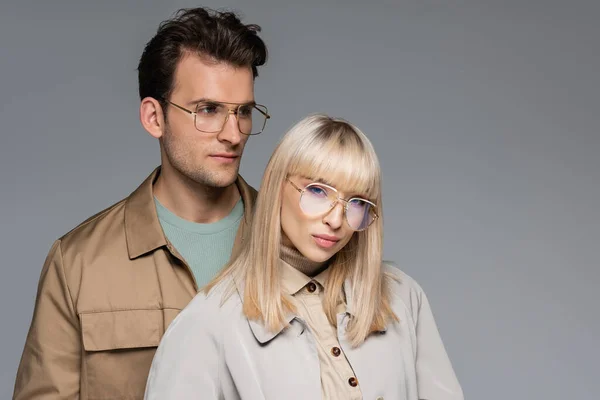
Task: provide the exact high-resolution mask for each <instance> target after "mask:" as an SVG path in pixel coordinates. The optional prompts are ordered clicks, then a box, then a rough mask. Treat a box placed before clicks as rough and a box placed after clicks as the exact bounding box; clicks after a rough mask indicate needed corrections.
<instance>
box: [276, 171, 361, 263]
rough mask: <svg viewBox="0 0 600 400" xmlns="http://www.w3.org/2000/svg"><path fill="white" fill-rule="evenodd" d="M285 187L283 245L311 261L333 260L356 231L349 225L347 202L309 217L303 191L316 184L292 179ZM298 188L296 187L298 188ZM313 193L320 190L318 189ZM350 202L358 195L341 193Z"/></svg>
mask: <svg viewBox="0 0 600 400" xmlns="http://www.w3.org/2000/svg"><path fill="white" fill-rule="evenodd" d="M288 179H289V181H288V180H285V181H284V183H283V189H282V190H283V194H282V202H281V230H282V239H283V244H284V245H287V246H290V247H295V248H296V249H297V250H298V251H299V252H300V253H302V255H304V256H305V257H306V258H308V259H309V260H311V261H315V262H323V261H327V260H329V259H330V258H331V257H333V256H334V255H335V254H336V253H337V252H338V251H340V250H341V249H342V248H343V247H344V246H345V245H346V244H347V243H348V242H349V241H350V239H351V238H352V235H353V234H354V230H353V229H352V228H350V226H349V225H348V223H346V220H345V217H344V202H342V201H338V202H337V204H336V205H335V207H333V208H332V209H331V210H329V211H328V212H325V213H321V214H320V215H317V216H309V215H307V214H306V213H305V212H304V211H303V210H302V208H301V207H300V192H299V191H298V189H296V187H297V188H299V189H304V188H305V187H306V185H308V184H309V183H313V181H312V180H310V179H307V178H304V177H300V176H290V177H289V178H288ZM294 185H295V186H296V187H294ZM312 190H313V191H319V190H320V189H318V188H314V189H312ZM338 194H339V196H340V197H341V198H343V199H347V198H349V197H351V196H354V195H358V194H357V193H344V192H338Z"/></svg>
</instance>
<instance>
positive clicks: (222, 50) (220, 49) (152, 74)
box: [138, 7, 267, 108]
mask: <svg viewBox="0 0 600 400" xmlns="http://www.w3.org/2000/svg"><path fill="white" fill-rule="evenodd" d="M260 30H261V28H260V26H258V25H254V24H251V25H244V24H242V22H241V20H240V18H239V17H238V16H237V15H236V14H235V13H234V12H231V11H215V10H211V9H209V8H204V7H199V8H190V9H180V10H179V11H177V12H176V13H175V15H174V16H173V18H171V19H168V20H166V21H163V22H162V23H161V24H160V26H159V27H158V31H157V32H156V35H154V37H153V38H152V39H150V41H149V42H148V43H147V44H146V47H145V48H144V52H143V53H142V56H141V58H140V62H139V64H138V84H139V95H140V99H143V98H145V97H153V98H155V99H156V100H158V101H159V102H160V103H161V105H162V106H163V108H164V107H165V105H166V100H168V99H169V97H170V95H171V91H172V90H173V78H174V75H175V68H176V67H177V63H178V62H179V60H180V59H181V57H182V56H183V55H184V54H185V53H186V52H193V53H196V54H198V55H200V56H203V57H207V58H208V59H209V60H213V61H216V62H225V63H228V64H231V65H233V66H236V67H249V68H252V73H253V75H254V77H255V78H256V77H257V76H258V70H257V67H259V66H261V65H263V64H264V63H265V62H266V61H267V47H266V45H265V43H264V42H263V41H262V39H261V38H260V37H258V34H257V33H258V32H260Z"/></svg>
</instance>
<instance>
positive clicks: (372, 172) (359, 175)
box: [288, 124, 380, 201]
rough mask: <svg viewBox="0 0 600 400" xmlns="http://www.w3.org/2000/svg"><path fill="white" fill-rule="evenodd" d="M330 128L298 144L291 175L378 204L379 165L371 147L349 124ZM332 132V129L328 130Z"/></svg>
mask: <svg viewBox="0 0 600 400" xmlns="http://www.w3.org/2000/svg"><path fill="white" fill-rule="evenodd" d="M337 125H339V126H335V125H334V126H332V125H328V126H326V127H325V129H319V130H317V131H315V133H314V135H312V137H310V138H308V140H307V138H306V135H305V137H304V140H303V141H302V142H300V143H297V146H296V148H295V151H294V152H293V154H292V155H291V159H290V160H289V166H288V174H289V175H290V176H291V175H298V176H304V177H307V178H310V179H312V180H315V181H320V182H323V183H326V184H329V185H331V186H333V187H335V188H336V189H337V190H339V191H341V192H343V193H350V194H352V195H360V196H364V197H366V198H367V199H369V200H371V201H377V200H379V199H378V198H377V196H378V194H379V193H380V188H379V185H380V175H379V162H378V160H377V156H376V155H375V151H374V150H373V149H372V148H371V146H370V143H369V142H367V141H365V140H363V138H362V137H361V134H360V133H359V132H356V131H355V130H353V129H351V128H350V127H349V126H348V125H346V124H343V125H342V124H337ZM327 128H329V129H327Z"/></svg>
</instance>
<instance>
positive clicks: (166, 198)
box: [13, 8, 268, 399]
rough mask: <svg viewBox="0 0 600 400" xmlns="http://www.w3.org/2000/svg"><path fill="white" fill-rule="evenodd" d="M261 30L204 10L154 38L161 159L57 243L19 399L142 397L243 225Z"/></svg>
mask: <svg viewBox="0 0 600 400" xmlns="http://www.w3.org/2000/svg"><path fill="white" fill-rule="evenodd" d="M258 31H260V27H259V26H257V25H243V24H242V23H241V21H240V20H239V19H238V18H237V17H236V16H235V15H234V14H232V13H217V12H213V11H210V10H207V9H203V8H196V9H189V10H181V11H180V12H178V13H177V15H176V16H175V17H174V18H173V19H171V20H168V21H165V22H163V23H162V24H161V25H160V27H159V29H158V32H157V33H156V35H155V36H154V37H153V38H152V39H151V40H150V41H149V42H148V44H147V45H146V48H145V49H144V52H143V54H142V57H141V59H140V62H139V66H138V72H139V92H140V98H141V104H140V120H141V123H142V125H143V127H144V128H145V129H146V130H147V131H148V133H149V134H150V135H151V136H153V137H155V138H157V139H158V140H159V143H160V150H161V166H160V167H159V168H157V169H156V170H155V171H154V172H152V174H151V175H150V176H149V177H148V178H147V179H146V180H145V181H144V182H143V183H142V184H141V185H140V186H139V187H138V188H137V189H136V190H135V191H134V192H133V193H132V194H131V195H130V196H129V197H127V198H126V199H124V200H122V201H120V202H119V203H117V204H115V205H113V206H112V207H110V208H108V209H106V210H104V211H102V212H100V213H98V214H96V215H95V216H93V217H91V218H89V219H88V220H87V221H85V222H83V223H82V224H81V225H79V226H77V227H76V228H75V229H73V230H72V231H71V232H69V233H67V234H66V235H65V236H63V237H61V238H60V239H58V240H57V241H56V242H55V243H54V245H53V246H52V248H51V250H50V252H49V254H48V257H47V259H46V262H45V264H44V267H43V269H42V273H41V277H40V282H39V287H38V292H37V298H36V303H35V310H34V312H33V319H32V323H31V327H30V329H29V334H28V336H27V340H26V343H25V349H24V351H23V355H22V358H21V363H20V365H19V369H18V372H17V378H16V383H15V390H14V395H13V398H14V399H31V398H44V399H72V398H80V399H138V398H139V399H141V398H143V395H144V388H145V385H146V380H147V376H148V371H149V368H150V364H151V361H152V358H153V355H154V352H155V350H156V346H157V345H158V343H159V341H160V339H161V337H162V335H163V333H164V331H165V329H166V328H167V326H168V325H169V323H170V322H171V321H172V320H173V318H174V317H175V316H176V315H177V313H179V311H180V310H181V309H183V308H184V307H185V306H186V305H187V303H188V302H189V301H190V300H191V299H192V297H193V296H194V295H195V294H196V292H197V290H198V288H199V287H200V286H202V285H204V284H205V283H207V282H208V281H209V280H210V279H211V278H212V277H213V276H214V275H216V273H217V272H218V271H219V270H220V269H221V267H222V266H223V265H224V264H225V263H226V262H227V261H228V259H229V257H230V255H231V254H233V253H234V252H235V251H236V249H237V248H238V247H239V244H240V242H241V241H242V240H243V239H244V236H245V235H246V233H247V231H248V229H247V224H248V223H249V219H250V218H251V211H252V206H253V201H254V198H255V196H256V191H255V190H254V189H253V188H251V187H250V186H248V184H246V183H245V182H244V180H243V179H242V178H241V177H239V176H238V169H239V165H240V159H241V156H242V152H243V150H244V145H245V144H246V141H247V140H248V137H249V135H251V134H257V133H260V132H261V131H262V130H263V128H264V126H265V124H266V121H267V119H268V113H267V110H266V108H265V107H264V106H260V105H257V104H256V103H255V100H254V78H255V77H256V76H257V67H259V66H261V65H263V64H264V63H265V62H266V57H267V50H266V47H265V44H264V43H263V41H262V40H261V39H260V38H259V37H258V35H257V32H258ZM182 345H185V344H182ZM199 362H201V360H199Z"/></svg>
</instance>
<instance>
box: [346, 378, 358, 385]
mask: <svg viewBox="0 0 600 400" xmlns="http://www.w3.org/2000/svg"><path fill="white" fill-rule="evenodd" d="M348 384H349V385H350V386H352V387H357V386H358V379H356V378H355V377H352V378H350V379H348Z"/></svg>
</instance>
